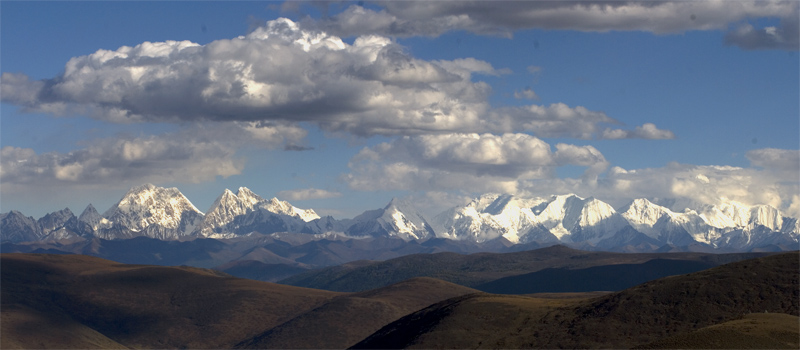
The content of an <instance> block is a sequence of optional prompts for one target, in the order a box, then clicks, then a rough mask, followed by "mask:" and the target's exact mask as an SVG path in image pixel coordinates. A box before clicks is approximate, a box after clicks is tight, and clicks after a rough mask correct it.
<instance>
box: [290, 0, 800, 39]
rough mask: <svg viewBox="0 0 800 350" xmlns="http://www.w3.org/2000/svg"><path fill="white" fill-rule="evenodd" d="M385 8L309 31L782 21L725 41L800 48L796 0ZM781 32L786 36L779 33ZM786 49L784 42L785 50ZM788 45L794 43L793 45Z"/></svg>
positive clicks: (483, 30)
mask: <svg viewBox="0 0 800 350" xmlns="http://www.w3.org/2000/svg"><path fill="white" fill-rule="evenodd" d="M376 4H377V5H378V6H381V7H383V8H382V9H381V10H378V11H376V10H371V9H366V8H363V7H361V6H358V5H352V6H350V7H348V8H347V9H345V10H344V11H343V12H341V13H339V14H337V15H334V16H329V17H326V18H324V19H322V20H319V21H313V20H307V21H306V22H305V23H304V25H306V26H308V27H312V28H322V29H324V30H326V31H328V32H331V33H334V34H336V35H339V36H352V35H365V34H380V35H387V36H396V37H407V36H419V35H421V36H438V35H441V34H443V33H445V32H448V31H454V30H467V31H470V32H473V33H478V34H489V35H502V36H511V35H512V33H513V31H515V30H522V29H530V28H541V29H561V30H580V31H597V32H606V31H647V32H652V33H656V34H665V33H681V32H685V31H690V30H726V29H727V28H728V27H729V25H730V24H732V23H737V22H740V21H743V20H746V19H758V18H765V17H778V18H782V19H783V21H786V22H789V23H788V24H786V25H785V28H777V29H770V28H769V27H767V28H763V29H758V30H755V29H751V28H747V27H743V28H740V29H739V30H738V31H734V32H732V33H730V34H729V37H728V38H726V41H727V42H728V43H731V44H737V45H741V46H742V47H744V48H748V49H749V48H781V49H794V50H796V49H797V46H798V44H797V41H798V40H797V30H794V28H795V27H793V26H792V25H793V24H792V22H791V21H793V20H794V19H796V17H797V11H798V5H797V2H795V1H735V2H731V1H637V2H629V1H425V2H422V1H393V2H376ZM775 32H780V33H782V35H783V36H781V37H778V36H777V35H774V33H775ZM779 43H780V44H779ZM786 43H788V44H786Z"/></svg>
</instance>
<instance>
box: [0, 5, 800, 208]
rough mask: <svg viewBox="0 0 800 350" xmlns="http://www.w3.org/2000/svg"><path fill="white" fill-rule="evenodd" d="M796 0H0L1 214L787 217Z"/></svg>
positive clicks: (792, 171) (793, 197)
mask: <svg viewBox="0 0 800 350" xmlns="http://www.w3.org/2000/svg"><path fill="white" fill-rule="evenodd" d="M799 11H800V2H797V1H760V2H750V1H689V2H687V1H663V2H622V1H611V2H596V1H577V2H570V1H561V2H553V1H550V2H548V1H537V2H502V1H448V2H413V1H403V2H391V1H389V2H368V1H367V2H364V1H359V2H320V1H315V2H257V1H245V2H214V1H200V2H191V1H151V2H94V1H90V2H70V1H60V2H28V1H25V2H22V1H20V2H17V1H2V2H0V72H2V77H1V79H0V87H1V88H2V90H1V91H0V212H7V211H9V210H19V211H21V212H22V213H24V214H25V215H29V216H34V217H35V218H38V217H40V216H43V215H44V214H46V213H48V212H52V211H56V210H60V209H63V208H64V207H69V208H70V209H71V210H72V211H73V212H74V213H75V214H76V215H78V214H80V212H81V211H83V209H84V208H85V207H86V205H88V204H89V203H92V204H93V205H94V206H95V207H96V208H97V209H98V210H99V211H101V212H102V211H104V210H106V209H107V208H109V207H111V206H112V205H113V204H114V203H115V202H117V201H118V200H119V199H120V198H121V197H122V196H123V195H124V194H125V192H126V191H127V190H128V189H129V188H131V187H134V186H138V185H141V184H144V183H153V184H155V185H157V186H164V187H178V188H179V189H180V190H181V191H182V192H183V194H184V195H186V197H187V198H189V200H191V201H192V202H193V203H194V204H195V206H197V207H198V208H199V209H200V210H201V211H205V210H207V209H208V208H209V207H210V206H211V205H212V203H213V202H214V200H215V199H216V197H217V196H219V195H220V194H221V193H222V192H223V191H224V189H226V188H228V189H231V190H233V191H234V192H235V191H236V189H238V188H239V187H247V188H250V189H251V190H253V191H254V192H255V193H257V194H259V195H261V196H262V197H265V198H271V197H274V196H276V197H278V198H280V199H282V200H288V201H289V202H291V203H292V204H294V205H295V206H297V207H301V208H313V209H314V210H315V211H317V212H318V213H319V214H320V215H332V216H334V217H337V218H350V217H354V216H356V215H358V214H359V213H361V212H363V211H365V210H370V209H375V208H379V207H383V206H385V205H386V204H387V203H388V202H389V201H390V200H391V198H393V197H400V198H407V199H409V200H411V201H413V202H414V203H415V204H416V205H417V206H418V207H419V208H421V209H422V212H423V213H425V214H427V215H435V214H437V213H439V212H440V211H442V210H444V209H447V208H448V207H451V206H455V205H461V204H464V203H466V202H467V201H469V200H470V199H471V198H475V197H477V196H480V195H482V194H485V193H510V194H515V195H518V196H527V197H531V196H547V195H554V194H567V193H574V194H577V195H579V196H582V197H595V198H598V199H601V200H603V201H606V202H608V203H610V204H612V205H614V206H615V207H617V208H619V207H621V206H624V205H625V204H627V203H628V202H630V201H631V200H632V199H635V198H649V199H654V200H656V199H658V200H665V199H668V200H669V202H671V203H674V204H673V209H675V210H680V209H682V207H687V206H690V207H691V206H697V205H713V204H717V203H720V202H722V201H730V200H734V201H738V202H741V203H743V204H747V205H755V204H769V205H772V206H775V207H777V208H779V209H780V210H782V211H783V212H784V213H785V214H786V215H789V216H793V217H798V216H800V136H799V135H800V97H799V96H800V69H799V67H800V58H799V57H798V47H799V46H800V39H799V38H798V37H799V36H800V25H799V23H800V18H799V17H800V12H799Z"/></svg>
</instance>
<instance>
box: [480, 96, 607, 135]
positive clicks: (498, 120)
mask: <svg viewBox="0 0 800 350" xmlns="http://www.w3.org/2000/svg"><path fill="white" fill-rule="evenodd" d="M490 114H491V117H490V119H491V120H493V121H495V126H494V130H493V131H495V132H512V131H515V130H517V131H521V130H524V131H530V132H532V133H534V134H535V135H536V136H539V137H575V138H581V139H590V138H592V137H593V136H594V135H596V134H597V133H598V131H599V129H600V128H601V127H602V125H606V124H618V123H619V121H617V120H616V119H614V118H611V117H609V116H607V115H606V114H605V113H603V112H598V111H591V110H589V109H587V108H585V107H581V106H577V107H569V106H567V105H566V104H563V103H554V104H551V105H549V106H541V105H528V106H519V107H501V108H497V109H495V110H492V111H491V112H490Z"/></svg>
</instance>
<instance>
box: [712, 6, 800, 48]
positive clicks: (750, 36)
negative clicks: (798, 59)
mask: <svg viewBox="0 0 800 350" xmlns="http://www.w3.org/2000/svg"><path fill="white" fill-rule="evenodd" d="M725 43H726V44H729V45H736V46H739V47H741V48H743V49H745V50H773V49H779V50H795V51H796V50H798V49H800V19H799V18H798V16H797V10H796V9H795V11H794V15H793V16H789V17H785V18H783V19H782V20H781V26H780V27H774V26H770V27H764V28H756V27H753V25H752V24H749V23H743V24H740V25H739V26H738V27H737V28H736V29H734V30H732V31H730V32H728V33H727V34H726V35H725Z"/></svg>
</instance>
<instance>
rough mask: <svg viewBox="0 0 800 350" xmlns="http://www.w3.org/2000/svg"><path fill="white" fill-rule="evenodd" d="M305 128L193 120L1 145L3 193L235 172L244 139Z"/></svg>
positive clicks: (258, 141)
mask: <svg viewBox="0 0 800 350" xmlns="http://www.w3.org/2000/svg"><path fill="white" fill-rule="evenodd" d="M304 136H305V130H302V129H299V128H296V127H292V126H282V125H253V124H250V123H245V124H242V125H240V124H224V125H219V124H214V125H196V126H194V127H192V128H188V129H183V130H181V131H178V132H174V133H166V134H161V135H152V136H142V137H131V136H126V135H119V136H118V137H115V138H107V139H97V140H91V141H85V142H84V143H85V144H86V146H85V147H84V148H81V149H78V150H74V151H71V152H67V153H59V152H48V153H36V152H35V151H34V150H32V149H29V148H18V147H13V146H6V147H3V148H2V151H1V152H2V153H1V154H0V155H1V156H2V159H0V183H1V184H2V185H0V186H2V190H3V192H4V193H8V192H18V193H19V192H24V191H29V190H34V189H41V188H49V187H62V188H63V187H65V186H92V187H97V188H102V187H119V186H120V185H121V184H127V185H138V184H142V183H146V182H153V183H164V182H178V183H181V182H183V183H199V182H205V181H210V180H213V179H214V178H216V177H217V176H222V177H228V176H231V175H237V174H240V173H241V171H242V170H243V168H244V162H245V160H244V159H243V158H241V157H237V156H236V151H237V150H238V149H239V148H241V147H243V146H244V145H250V146H256V147H264V148H279V147H280V146H281V145H282V144H284V143H286V142H296V141H297V140H298V139H299V138H302V137H304Z"/></svg>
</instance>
